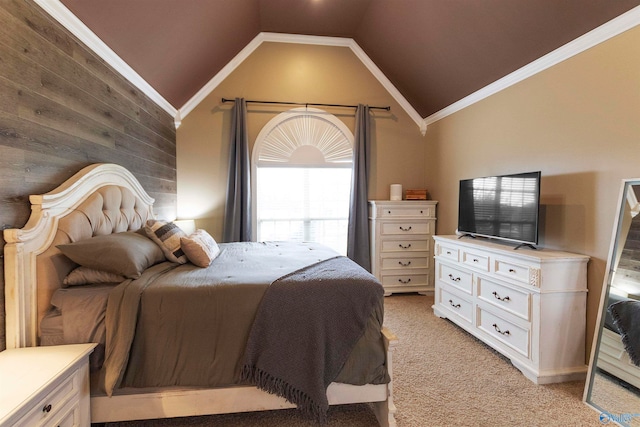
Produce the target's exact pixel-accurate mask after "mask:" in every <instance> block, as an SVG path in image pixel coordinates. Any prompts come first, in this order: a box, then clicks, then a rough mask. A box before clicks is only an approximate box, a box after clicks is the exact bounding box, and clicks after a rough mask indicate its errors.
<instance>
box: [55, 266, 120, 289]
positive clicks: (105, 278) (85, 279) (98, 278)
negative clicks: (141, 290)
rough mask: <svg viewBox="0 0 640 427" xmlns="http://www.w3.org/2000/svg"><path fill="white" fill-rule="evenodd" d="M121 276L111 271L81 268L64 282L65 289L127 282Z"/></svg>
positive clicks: (69, 275)
mask: <svg viewBox="0 0 640 427" xmlns="http://www.w3.org/2000/svg"><path fill="white" fill-rule="evenodd" d="M125 279H126V277H124V276H123V275H121V274H116V273H112V272H110V271H103V270H95V269H93V268H89V267H83V266H80V267H78V268H76V269H74V270H72V271H71V273H69V274H68V275H67V277H65V278H64V280H63V281H62V285H63V287H67V286H80V285H91V284H94V283H120V282H122V281H123V280H125Z"/></svg>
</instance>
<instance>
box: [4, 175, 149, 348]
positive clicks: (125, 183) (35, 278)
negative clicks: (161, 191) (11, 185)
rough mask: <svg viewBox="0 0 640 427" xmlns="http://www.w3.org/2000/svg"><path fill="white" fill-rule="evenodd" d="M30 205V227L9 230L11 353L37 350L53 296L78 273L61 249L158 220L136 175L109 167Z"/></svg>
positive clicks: (7, 303)
mask: <svg viewBox="0 0 640 427" xmlns="http://www.w3.org/2000/svg"><path fill="white" fill-rule="evenodd" d="M29 200H30V202H31V216H30V217H29V220H28V221H27V224H26V225H25V226H24V227H23V228H21V229H8V230H4V238H5V241H6V245H5V248H4V253H5V266H4V267H5V310H6V336H7V348H14V347H29V346H35V345H37V335H38V325H39V323H40V320H41V319H42V317H43V316H44V314H45V313H46V311H47V310H48V309H49V308H50V300H51V296H52V294H53V292H54V291H55V290H56V289H58V288H60V287H61V284H62V280H63V279H64V277H65V276H66V275H67V274H68V273H69V272H70V271H71V270H72V269H73V268H75V267H76V265H75V264H74V263H73V262H71V261H70V260H69V259H68V258H66V257H65V256H64V255H62V253H61V252H60V250H59V249H57V248H56V245H59V244H62V243H69V242H76V241H78V240H83V239H88V238H90V237H93V236H97V235H104V234H111V233H118V232H121V231H127V230H137V229H139V228H140V227H142V226H143V225H144V223H145V222H146V221H147V220H148V219H151V218H153V217H154V215H153V202H154V199H153V198H151V197H150V196H149V195H148V194H147V193H146V191H145V190H144V189H143V188H142V186H141V185H140V183H139V182H138V180H137V179H136V178H135V177H134V176H133V175H132V174H131V172H129V171H128V170H127V169H125V168H123V167H122V166H119V165H115V164H109V163H101V164H95V165H91V166H87V167H86V168H84V169H82V170H81V171H80V172H78V173H77V174H75V175H74V176H72V177H71V178H69V179H68V180H67V181H65V182H64V183H63V184H62V185H60V186H59V187H58V188H56V189H54V190H52V191H50V192H49V193H46V194H42V195H32V196H30V197H29Z"/></svg>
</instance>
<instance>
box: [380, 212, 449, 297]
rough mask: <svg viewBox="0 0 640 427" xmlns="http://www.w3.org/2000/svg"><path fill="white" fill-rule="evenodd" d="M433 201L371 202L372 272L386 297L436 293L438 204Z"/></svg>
mask: <svg viewBox="0 0 640 427" xmlns="http://www.w3.org/2000/svg"><path fill="white" fill-rule="evenodd" d="M437 203H438V202H435V201H432V200H424V201H422V200H420V201H418V200H398V201H395V200H372V201H370V202H369V225H370V228H371V272H372V273H373V275H374V276H376V277H377V278H378V280H380V282H381V283H382V286H383V287H384V290H385V295H391V294H392V293H396V292H420V293H427V292H433V239H432V237H433V234H434V233H435V228H436V205H437Z"/></svg>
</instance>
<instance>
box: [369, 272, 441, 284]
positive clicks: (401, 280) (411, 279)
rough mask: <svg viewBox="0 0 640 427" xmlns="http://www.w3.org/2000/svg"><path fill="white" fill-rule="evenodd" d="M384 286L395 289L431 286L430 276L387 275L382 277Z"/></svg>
mask: <svg viewBox="0 0 640 427" xmlns="http://www.w3.org/2000/svg"><path fill="white" fill-rule="evenodd" d="M380 282H382V286H383V287H385V288H393V287H394V286H395V287H397V286H426V285H429V274H428V273H424V274H385V275H383V276H382V280H381V281H380Z"/></svg>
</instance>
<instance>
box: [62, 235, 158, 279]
mask: <svg viewBox="0 0 640 427" xmlns="http://www.w3.org/2000/svg"><path fill="white" fill-rule="evenodd" d="M57 248H58V249H60V251H61V252H62V253H63V254H64V255H65V256H67V258H69V259H70V260H71V261H73V262H75V263H76V264H80V265H82V266H84V267H89V268H93V269H95V270H104V271H109V272H111V273H115V274H120V275H122V276H125V277H128V278H130V279H137V278H139V277H140V275H141V274H142V272H143V271H144V270H146V269H147V268H149V267H151V266H152V265H154V264H157V263H159V262H162V261H164V259H165V257H164V254H163V253H162V251H161V250H160V248H159V247H158V245H156V244H155V243H154V242H153V241H151V240H150V239H149V238H148V237H146V236H143V235H142V234H140V233H136V232H133V231H125V232H123V233H115V234H107V235H104V236H95V237H92V238H90V239H86V240H81V241H79V242H75V243H68V244H64V245H58V246H57Z"/></svg>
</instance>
